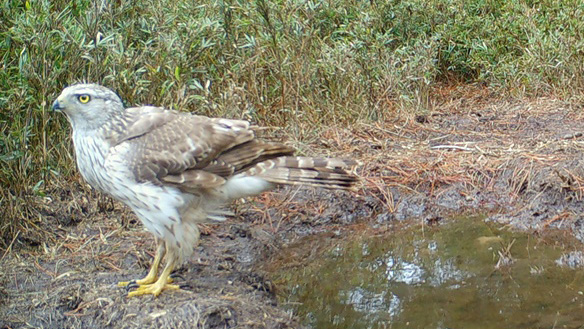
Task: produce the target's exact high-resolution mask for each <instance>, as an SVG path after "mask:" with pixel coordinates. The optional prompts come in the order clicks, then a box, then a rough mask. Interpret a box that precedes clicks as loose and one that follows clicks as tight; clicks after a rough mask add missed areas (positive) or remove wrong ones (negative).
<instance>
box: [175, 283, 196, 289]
mask: <svg viewBox="0 0 584 329" xmlns="http://www.w3.org/2000/svg"><path fill="white" fill-rule="evenodd" d="M178 286H179V287H180V288H181V289H182V290H193V286H191V285H190V284H188V283H183V284H179V285H178Z"/></svg>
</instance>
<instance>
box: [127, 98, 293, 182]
mask: <svg viewBox="0 0 584 329" xmlns="http://www.w3.org/2000/svg"><path fill="white" fill-rule="evenodd" d="M125 116H126V117H127V119H126V121H127V122H128V125H127V127H126V130H125V132H126V134H125V135H124V136H123V137H121V138H119V139H118V143H121V142H127V143H131V144H132V146H133V149H134V150H135V152H134V154H133V156H132V159H128V160H129V161H131V169H132V171H133V172H134V175H135V176H136V179H137V180H138V181H151V182H154V183H155V184H170V185H173V186H177V187H178V188H180V189H183V190H193V189H198V188H205V187H214V186H218V185H221V184H223V183H224V182H225V179H226V178H228V177H230V176H232V175H234V174H236V173H239V172H241V171H243V170H246V169H247V168H250V167H251V166H253V165H255V164H257V163H258V162H260V161H263V160H265V159H269V158H273V157H278V156H282V155H290V154H292V153H293V152H294V149H292V148H289V147H287V146H284V145H281V144H269V143H264V142H261V141H258V140H256V139H255V134H254V132H253V129H252V128H251V126H250V124H249V122H247V121H241V120H229V119H215V118H208V117H204V116H197V115H191V114H187V113H179V112H175V111H168V110H163V109H161V108H152V107H141V108H131V109H128V110H127V112H126V114H125Z"/></svg>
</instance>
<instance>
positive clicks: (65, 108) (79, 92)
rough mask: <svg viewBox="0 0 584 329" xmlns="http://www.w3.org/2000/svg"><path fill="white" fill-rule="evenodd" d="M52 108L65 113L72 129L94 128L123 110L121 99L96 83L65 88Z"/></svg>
mask: <svg viewBox="0 0 584 329" xmlns="http://www.w3.org/2000/svg"><path fill="white" fill-rule="evenodd" d="M53 110H55V111H61V112H63V113H65V114H66V115H67V119H68V120H69V122H71V125H72V126H73V129H76V128H82V129H95V128H98V127H101V126H102V125H103V124H104V123H106V122H108V120H111V117H112V116H115V115H117V114H119V113H121V112H123V111H124V105H123V103H122V100H121V99H120V97H119V96H118V95H116V93H114V92H113V91H112V90H110V89H108V88H106V87H103V86H100V85H96V84H77V85H73V86H69V87H67V88H65V89H64V90H63V91H62V92H61V95H59V97H57V99H56V100H55V102H54V103H53Z"/></svg>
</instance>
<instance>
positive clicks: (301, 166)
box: [245, 156, 359, 190]
mask: <svg viewBox="0 0 584 329" xmlns="http://www.w3.org/2000/svg"><path fill="white" fill-rule="evenodd" d="M357 164H358V163H357V162H356V161H354V160H349V159H339V158H330V159H327V158H310V157H293V156H284V157H279V158H276V159H271V160H266V161H264V162H261V163H258V164H256V165H255V166H253V167H251V168H249V169H248V170H246V172H245V174H246V175H250V176H258V177H261V178H263V179H265V180H266V181H268V182H271V183H275V184H291V185H308V186H317V187H323V188H329V189H345V190H347V189H352V188H353V187H354V186H355V184H356V183H357V182H358V181H359V178H358V177H357V176H356V175H354V174H353V173H350V172H348V171H347V170H346V169H349V168H351V167H354V166H356V165H357Z"/></svg>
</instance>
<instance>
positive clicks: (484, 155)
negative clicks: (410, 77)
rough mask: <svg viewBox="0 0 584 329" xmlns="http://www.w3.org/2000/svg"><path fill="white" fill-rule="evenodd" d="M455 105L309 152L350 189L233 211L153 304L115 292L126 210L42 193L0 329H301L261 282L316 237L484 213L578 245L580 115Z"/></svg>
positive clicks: (73, 189) (8, 271)
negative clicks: (352, 171)
mask: <svg viewBox="0 0 584 329" xmlns="http://www.w3.org/2000/svg"><path fill="white" fill-rule="evenodd" d="M460 93H461V92H460ZM460 93H459V92H458V91H457V90H449V91H448V93H447V94H445V95H443V96H442V97H440V99H441V100H440V101H439V102H437V103H436V104H435V106H434V107H433V109H432V111H429V112H428V113H427V115H420V116H416V117H408V116H407V115H406V116H403V117H401V118H400V119H388V120H385V121H384V122H380V123H377V124H359V125H356V126H354V127H351V128H339V127H335V128H330V129H328V130H326V131H325V132H324V133H323V134H322V137H321V139H320V140H315V141H311V142H310V143H308V144H307V145H304V148H305V149H308V147H310V148H311V149H312V150H314V151H313V152H314V153H325V154H328V155H336V156H346V157H353V158H357V159H359V160H360V161H361V162H362V166H360V167H359V169H358V170H357V172H358V173H359V175H361V176H362V178H363V184H362V186H361V187H360V188H359V190H358V191H356V192H339V191H332V192H331V191H323V190H314V189H298V188H282V189H280V190H278V191H274V192H270V193H266V194H264V195H262V196H260V197H257V198H255V199H252V200H247V201H246V202H240V203H238V204H237V205H235V209H236V211H237V217H236V218H235V219H231V220H229V221H228V222H227V223H225V224H221V225H208V226H205V227H203V231H204V235H203V237H202V241H201V244H200V246H199V247H198V248H197V252H196V256H195V257H194V258H193V259H191V260H190V262H189V263H187V264H185V266H183V267H182V268H181V269H180V270H179V271H178V272H177V273H176V277H175V280H176V281H177V282H178V283H179V284H182V285H183V286H184V288H185V289H184V290H183V291H180V292H164V293H163V294H162V295H160V296H159V297H158V298H152V297H150V296H147V297H138V298H127V297H126V291H125V289H124V288H118V287H117V286H116V283H117V282H118V281H125V280H128V279H133V278H139V277H142V276H144V275H145V274H146V272H147V268H148V266H149V263H150V261H151V259H152V256H153V252H154V241H153V240H152V238H151V236H150V234H149V233H147V232H145V231H144V230H143V228H142V226H141V225H140V224H139V223H138V222H137V221H136V219H135V217H134V216H133V215H132V214H131V213H130V212H129V211H128V210H127V209H125V208H124V207H123V206H121V205H119V204H117V203H114V202H111V200H109V199H107V198H105V197H103V196H100V195H99V194H97V193H96V192H92V191H91V190H90V189H89V188H88V187H87V186H86V185H84V184H83V183H82V182H81V181H80V180H75V181H73V182H66V183H65V184H63V186H67V188H64V189H55V190H53V191H48V192H47V195H46V197H42V198H41V197H38V198H37V199H35V200H31V205H34V209H35V212H33V213H34V214H35V217H34V218H33V219H34V223H35V225H36V227H34V229H31V230H29V231H26V232H20V233H19V234H18V235H17V236H15V237H14V239H13V241H12V243H11V245H10V248H9V249H8V250H4V251H2V253H1V254H0V257H2V258H1V259H0V266H1V267H0V328H234V327H237V328H301V327H302V325H301V324H300V323H298V322H297V319H296V318H295V315H294V314H291V312H290V311H287V310H286V309H285V308H284V307H283V306H282V305H278V300H277V297H276V296H277V292H278V287H277V286H276V285H275V284H274V283H273V282H272V281H271V277H270V272H268V271H266V270H265V269H266V268H274V266H276V267H278V266H290V265H291V264H287V263H286V259H282V258H281V257H278V255H279V253H278V252H279V251H280V250H282V249H283V248H284V247H285V246H287V245H290V244H293V243H294V242H295V241H297V240H298V239H299V238H300V237H303V236H306V235H311V234H315V233H320V234H322V233H323V232H326V233H327V234H330V237H331V239H343V238H346V237H349V236H350V235H351V234H352V232H354V231H355V230H360V231H371V232H372V234H373V233H374V232H377V231H387V230H391V228H392V227H393V226H394V225H396V224H400V225H403V223H411V224H416V225H419V224H420V223H422V224H423V225H435V224H436V223H438V224H439V223H440V222H441V221H442V220H443V219H447V218H452V217H453V216H455V215H458V214H475V213H483V214H486V215H487V216H488V218H489V220H494V221H498V222H501V223H504V224H507V225H509V226H510V228H512V229H521V230H526V231H528V232H532V233H533V234H541V233H542V232H544V231H546V230H558V229H559V230H562V232H565V233H566V234H573V235H574V236H576V237H577V238H578V239H579V240H580V241H582V240H584V230H582V229H581V227H582V225H583V223H584V221H583V217H582V214H584V202H583V201H582V199H583V193H584V155H583V154H584V152H583V148H584V137H582V132H584V116H583V115H582V109H581V108H579V107H574V106H571V107H569V106H567V105H565V104H563V103H562V102H560V101H556V100H553V99H547V98H542V99H535V100H522V101H517V100H501V99H500V98H498V97H497V95H494V94H492V93H490V92H489V91H488V90H481V89H477V90H475V91H473V92H471V93H469V92H468V91H465V92H464V94H460ZM314 252H315V253H316V252H320V251H319V249H318V247H317V246H315V249H314Z"/></svg>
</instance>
